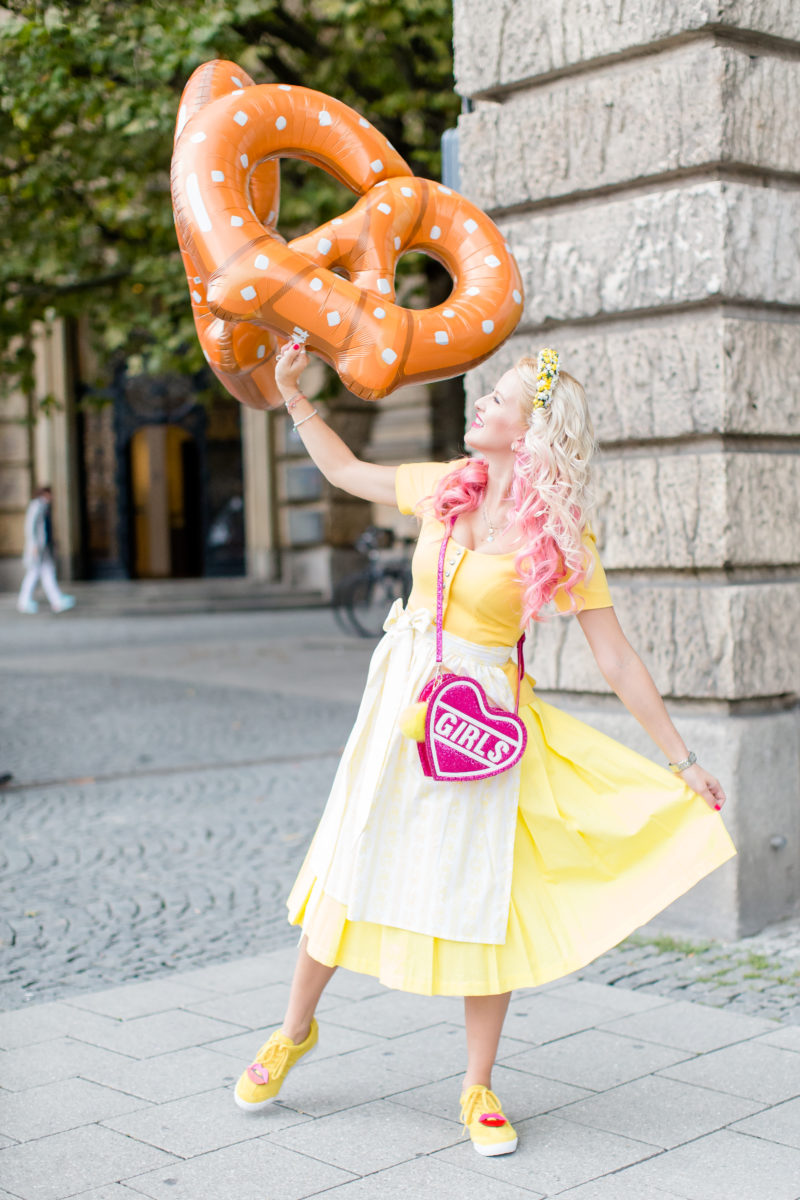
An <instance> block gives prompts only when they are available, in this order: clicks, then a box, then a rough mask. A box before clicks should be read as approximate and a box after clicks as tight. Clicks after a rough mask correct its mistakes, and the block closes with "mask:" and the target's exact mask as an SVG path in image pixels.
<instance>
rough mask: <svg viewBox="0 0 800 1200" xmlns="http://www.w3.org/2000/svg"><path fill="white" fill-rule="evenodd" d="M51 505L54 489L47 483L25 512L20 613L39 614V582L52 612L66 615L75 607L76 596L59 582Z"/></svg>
mask: <svg viewBox="0 0 800 1200" xmlns="http://www.w3.org/2000/svg"><path fill="white" fill-rule="evenodd" d="M52 503H53V492H52V489H51V487H50V485H49V484H47V483H45V484H43V485H42V486H41V487H40V488H37V489H36V491H35V492H34V495H33V499H32V500H31V502H30V504H29V505H28V508H27V510H26V513H25V550H24V555H23V560H22V561H23V563H24V564H25V567H26V568H27V570H26V571H25V577H24V578H23V580H22V586H21V587H20V589H19V596H18V598H17V610H18V611H19V612H21V613H28V614H31V615H32V614H33V613H36V612H38V611H39V605H38V604H37V603H36V601H35V600H34V598H33V594H34V592H35V591H36V584H37V583H39V582H40V581H41V584H42V588H43V589H44V594H45V595H46V596H47V599H48V601H49V602H50V607H51V608H52V610H53V612H57V613H60V612H66V611H67V609H70V608H74V607H75V597H74V596H68V595H67V594H66V593H65V592H62V591H61V588H60V587H59V586H58V580H57V579H56V563H55V548H54V545H53V516H52Z"/></svg>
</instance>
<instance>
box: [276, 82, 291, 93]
mask: <svg viewBox="0 0 800 1200" xmlns="http://www.w3.org/2000/svg"><path fill="white" fill-rule="evenodd" d="M278 87H279V88H280V90H281V91H282V92H290V91H291V90H292V88H291V85H290V84H288V83H279V84H278Z"/></svg>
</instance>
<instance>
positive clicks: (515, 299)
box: [511, 288, 522, 304]
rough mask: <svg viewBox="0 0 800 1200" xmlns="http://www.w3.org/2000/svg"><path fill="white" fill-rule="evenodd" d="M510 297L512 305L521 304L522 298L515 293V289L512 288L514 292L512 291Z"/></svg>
mask: <svg viewBox="0 0 800 1200" xmlns="http://www.w3.org/2000/svg"><path fill="white" fill-rule="evenodd" d="M511 295H512V296H513V297H514V303H515V304H521V303H522V296H521V295H520V293H519V292H518V291H517V289H516V288H514V290H513V292H512V293H511Z"/></svg>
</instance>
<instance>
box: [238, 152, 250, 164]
mask: <svg viewBox="0 0 800 1200" xmlns="http://www.w3.org/2000/svg"><path fill="white" fill-rule="evenodd" d="M239 162H240V163H241V164H242V166H243V167H249V166H250V159H249V158H248V157H247V155H246V154H240V155H239Z"/></svg>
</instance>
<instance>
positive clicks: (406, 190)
mask: <svg viewBox="0 0 800 1200" xmlns="http://www.w3.org/2000/svg"><path fill="white" fill-rule="evenodd" d="M400 192H401V193H402V195H403V196H413V195H414V190H413V188H408V187H401V188H400Z"/></svg>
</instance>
